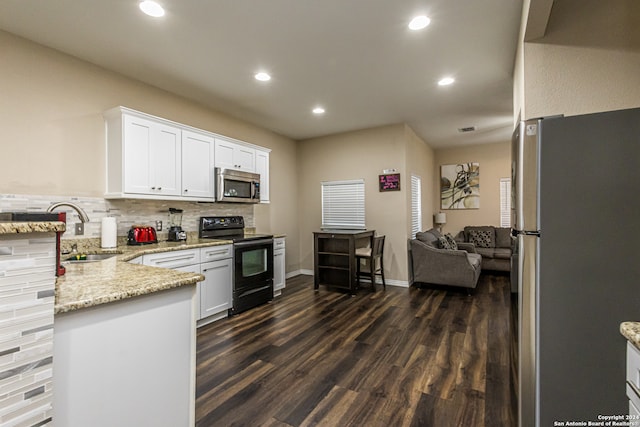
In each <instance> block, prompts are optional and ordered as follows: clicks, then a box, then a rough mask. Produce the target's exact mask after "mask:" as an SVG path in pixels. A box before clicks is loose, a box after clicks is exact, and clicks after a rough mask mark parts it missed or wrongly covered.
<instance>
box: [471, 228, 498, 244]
mask: <svg viewBox="0 0 640 427" xmlns="http://www.w3.org/2000/svg"><path fill="white" fill-rule="evenodd" d="M469 242H471V243H473V244H474V245H475V246H476V247H477V248H493V247H495V241H494V238H493V233H492V232H490V231H488V230H469Z"/></svg>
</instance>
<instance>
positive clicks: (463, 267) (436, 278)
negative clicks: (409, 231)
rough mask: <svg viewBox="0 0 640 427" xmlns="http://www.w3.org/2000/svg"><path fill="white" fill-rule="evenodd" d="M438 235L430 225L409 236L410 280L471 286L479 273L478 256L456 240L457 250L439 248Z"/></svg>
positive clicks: (480, 260)
mask: <svg viewBox="0 0 640 427" xmlns="http://www.w3.org/2000/svg"><path fill="white" fill-rule="evenodd" d="M442 237H443V236H442V234H441V233H440V232H439V231H438V230H436V229H431V230H428V231H425V232H421V233H417V234H416V238H415V239H411V240H409V245H408V246H409V248H408V249H409V273H410V282H411V283H412V284H413V283H416V282H419V283H430V284H437V285H448V286H461V287H464V288H470V289H474V288H475V287H476V285H477V284H478V277H480V270H481V265H482V258H481V256H480V255H478V254H476V253H473V252H474V248H473V245H471V244H465V243H460V244H459V245H458V247H459V249H457V250H452V249H441V248H440V246H441V245H440V244H439V243H440V242H439V239H440V238H442Z"/></svg>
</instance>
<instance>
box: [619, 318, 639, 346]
mask: <svg viewBox="0 0 640 427" xmlns="http://www.w3.org/2000/svg"><path fill="white" fill-rule="evenodd" d="M620 333H621V334H622V335H623V336H624V337H625V338H626V339H628V340H629V341H630V342H631V343H632V344H633V345H635V346H636V347H638V348H640V322H622V323H621V324H620Z"/></svg>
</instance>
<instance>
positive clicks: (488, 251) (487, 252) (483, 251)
mask: <svg viewBox="0 0 640 427" xmlns="http://www.w3.org/2000/svg"><path fill="white" fill-rule="evenodd" d="M476 252H477V253H478V254H480V255H482V257H483V258H493V253H494V252H495V248H479V247H477V246H476Z"/></svg>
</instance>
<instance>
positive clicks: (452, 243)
mask: <svg viewBox="0 0 640 427" xmlns="http://www.w3.org/2000/svg"><path fill="white" fill-rule="evenodd" d="M444 238H445V239H447V242H449V246H450V249H453V250H457V249H458V244H457V243H456V239H454V238H453V236H452V235H451V233H447V234H445V235H444Z"/></svg>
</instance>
